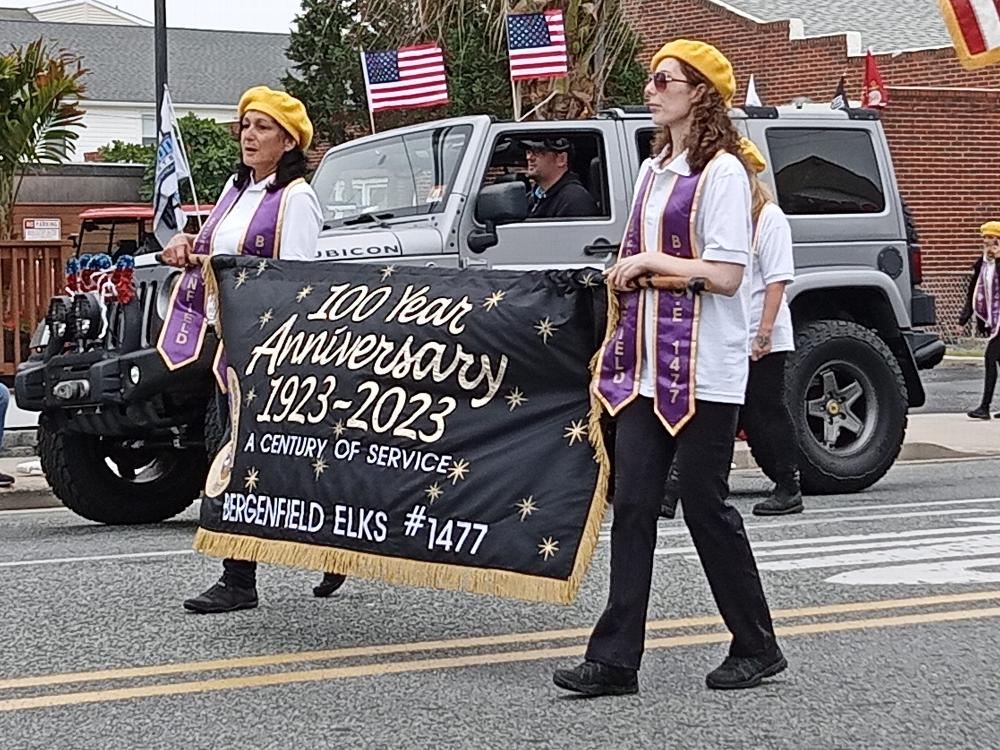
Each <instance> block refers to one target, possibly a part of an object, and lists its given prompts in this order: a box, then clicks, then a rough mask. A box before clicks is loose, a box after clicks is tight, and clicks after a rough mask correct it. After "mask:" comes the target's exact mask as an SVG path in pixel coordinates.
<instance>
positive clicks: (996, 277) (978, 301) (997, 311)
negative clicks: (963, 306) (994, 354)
mask: <svg viewBox="0 0 1000 750" xmlns="http://www.w3.org/2000/svg"><path fill="white" fill-rule="evenodd" d="M987 263H993V269H994V270H993V288H992V289H987V288H986V264H987ZM988 302H989V303H991V304H987V303H988ZM975 310H976V317H978V318H979V319H980V320H982V321H983V323H985V324H986V328H987V330H989V335H990V337H991V338H992V337H993V336H996V335H997V334H998V333H1000V268H997V264H996V261H988V260H986V259H985V258H983V265H982V267H981V268H980V269H979V278H978V279H976V298H975Z"/></svg>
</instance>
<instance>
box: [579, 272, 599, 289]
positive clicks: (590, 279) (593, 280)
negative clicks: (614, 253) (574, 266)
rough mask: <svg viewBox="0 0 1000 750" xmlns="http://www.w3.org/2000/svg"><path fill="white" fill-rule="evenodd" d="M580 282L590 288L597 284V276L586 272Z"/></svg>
mask: <svg viewBox="0 0 1000 750" xmlns="http://www.w3.org/2000/svg"><path fill="white" fill-rule="evenodd" d="M580 283H581V284H583V285H584V286H585V287H587V288H588V289H592V288H593V287H595V286H597V276H596V275H595V274H592V273H588V274H587V275H586V276H584V277H583V281H581V282H580Z"/></svg>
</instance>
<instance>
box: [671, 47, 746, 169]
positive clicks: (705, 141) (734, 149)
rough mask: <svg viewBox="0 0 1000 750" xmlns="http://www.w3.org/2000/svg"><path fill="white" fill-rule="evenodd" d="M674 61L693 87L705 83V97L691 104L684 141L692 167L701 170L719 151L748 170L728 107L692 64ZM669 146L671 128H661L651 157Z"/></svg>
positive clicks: (738, 135)
mask: <svg viewBox="0 0 1000 750" xmlns="http://www.w3.org/2000/svg"><path fill="white" fill-rule="evenodd" d="M677 62H678V63H680V66H681V70H682V71H683V72H684V77H685V78H686V79H687V80H688V81H690V82H691V83H692V84H694V85H696V86H697V85H698V84H703V85H704V86H705V94H704V96H702V97H701V99H700V100H698V101H697V102H695V104H694V117H693V119H692V122H691V130H690V132H689V133H688V136H687V140H686V141H685V143H684V144H683V146H684V148H685V149H686V150H687V160H688V164H689V165H690V166H691V170H692V171H694V172H701V171H702V170H703V169H704V168H705V165H706V164H708V163H709V162H710V161H711V160H712V158H713V157H714V156H715V155H716V154H717V153H719V151H728V152H729V153H731V154H732V155H733V156H735V157H736V158H737V159H739V160H740V162H741V163H742V164H743V166H744V168H747V171H748V173H749V171H750V170H749V168H748V167H747V163H746V160H745V159H744V158H743V155H742V154H741V153H740V151H741V149H740V134H739V133H738V132H736V128H735V127H734V126H733V123H732V121H731V120H730V119H729V110H728V108H727V107H726V105H725V102H723V101H722V95H721V94H719V92H718V90H717V89H716V88H715V86H713V85H712V84H711V83H709V81H708V79H707V78H705V76H703V75H702V74H701V73H699V72H698V71H697V70H695V69H694V68H693V67H691V66H690V65H688V64H687V63H686V62H684V61H683V60H678V61H677ZM672 146H673V144H672V143H671V141H670V129H669V128H666V127H664V128H660V130H659V132H657V134H656V137H655V138H653V144H652V154H651V156H652V157H653V158H654V159H655V158H656V156H657V155H658V154H659V153H660V152H661V151H663V149H665V148H668V147H671V148H672Z"/></svg>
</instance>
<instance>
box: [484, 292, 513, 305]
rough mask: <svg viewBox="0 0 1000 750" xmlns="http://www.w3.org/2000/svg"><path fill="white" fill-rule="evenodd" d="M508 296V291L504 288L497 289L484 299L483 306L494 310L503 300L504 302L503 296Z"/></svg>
mask: <svg viewBox="0 0 1000 750" xmlns="http://www.w3.org/2000/svg"><path fill="white" fill-rule="evenodd" d="M506 296H507V292H505V291H504V290H503V289H497V290H496V291H495V292H493V294H491V295H490V296H489V297H487V298H486V299H485V300H483V307H485V308H486V309H487V310H492V309H493V308H495V307H496V306H497V305H499V304H500V303H501V302H503V298H504V297H506Z"/></svg>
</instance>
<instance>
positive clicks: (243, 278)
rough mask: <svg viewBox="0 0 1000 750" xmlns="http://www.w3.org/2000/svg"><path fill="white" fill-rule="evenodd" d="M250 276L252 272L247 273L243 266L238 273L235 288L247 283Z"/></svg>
mask: <svg viewBox="0 0 1000 750" xmlns="http://www.w3.org/2000/svg"><path fill="white" fill-rule="evenodd" d="M249 278H250V274H248V273H247V269H245V268H241V269H240V272H239V273H238V274H236V286H234V287H233V289H239V288H240V287H241V286H243V285H244V284H246V283H247V279H249Z"/></svg>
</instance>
